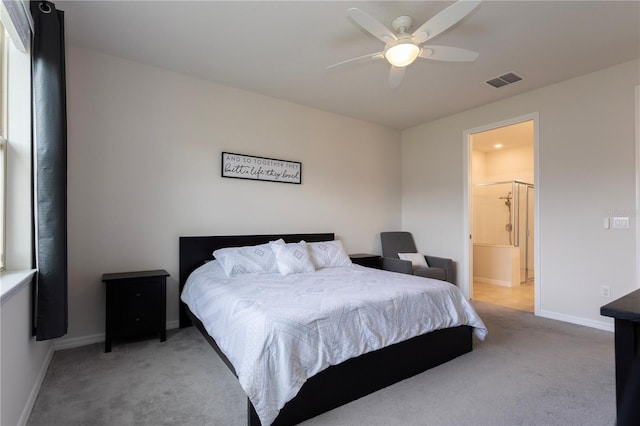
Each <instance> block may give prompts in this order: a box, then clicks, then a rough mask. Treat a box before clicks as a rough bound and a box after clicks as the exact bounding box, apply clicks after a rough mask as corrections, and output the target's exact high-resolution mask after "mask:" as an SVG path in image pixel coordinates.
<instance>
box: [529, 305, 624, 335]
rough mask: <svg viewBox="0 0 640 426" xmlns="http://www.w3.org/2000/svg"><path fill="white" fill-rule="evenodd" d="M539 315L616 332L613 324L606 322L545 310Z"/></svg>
mask: <svg viewBox="0 0 640 426" xmlns="http://www.w3.org/2000/svg"><path fill="white" fill-rule="evenodd" d="M537 315H538V316H541V317H543V318H549V319H553V320H558V321H564V322H568V323H571V324H577V325H583V326H585V327H591V328H597V329H598V330H604V331H610V332H612V333H613V332H614V331H615V330H614V325H613V322H609V321H606V320H603V321H595V320H592V319H588V318H581V317H574V316H572V315H565V314H559V313H557V312H550V311H545V310H541V311H540V312H538V314H537Z"/></svg>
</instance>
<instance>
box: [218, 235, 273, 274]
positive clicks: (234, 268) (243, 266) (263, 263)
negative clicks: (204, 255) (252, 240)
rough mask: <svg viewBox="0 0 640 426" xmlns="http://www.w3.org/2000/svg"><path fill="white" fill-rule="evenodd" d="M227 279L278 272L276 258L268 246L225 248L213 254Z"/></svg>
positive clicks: (267, 244)
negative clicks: (243, 275)
mask: <svg viewBox="0 0 640 426" xmlns="http://www.w3.org/2000/svg"><path fill="white" fill-rule="evenodd" d="M213 255H214V256H215V258H216V259H217V260H219V261H220V264H221V265H222V267H223V268H224V272H225V273H226V274H227V276H228V277H232V276H234V275H241V274H273V273H276V272H278V267H277V265H276V257H275V255H274V254H273V249H272V248H271V246H270V245H269V243H266V244H259V245H256V246H244V247H225V248H221V249H218V250H216V251H214V252H213Z"/></svg>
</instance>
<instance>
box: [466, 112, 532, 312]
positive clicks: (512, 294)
mask: <svg viewBox="0 0 640 426" xmlns="http://www.w3.org/2000/svg"><path fill="white" fill-rule="evenodd" d="M536 124H537V116H527V117H520V118H519V119H514V120H511V121H509V122H502V123H496V124H494V125H490V126H486V127H485V128H479V129H473V130H470V131H469V132H468V134H467V132H465V134H466V136H467V137H466V139H467V144H468V145H467V149H466V151H467V155H468V156H467V160H468V163H467V174H468V176H467V177H468V179H467V182H468V185H467V188H466V191H465V193H466V194H465V197H466V199H467V205H466V207H467V217H468V222H469V223H468V228H469V240H468V253H469V259H468V262H467V265H468V267H469V271H468V290H469V293H468V295H469V297H470V298H471V299H474V300H479V301H483V302H487V303H492V304H496V305H502V306H506V307H510V308H514V309H519V310H524V311H528V312H535V310H536V309H535V308H536V299H537V298H536V291H535V290H536V289H535V287H536V278H535V270H536V268H535V262H536V256H535V252H536V245H535V235H536V233H535V226H534V223H535V220H534V219H535V216H536V215H535V211H536V209H535V200H536V196H535V184H534V182H535V180H536V176H535V168H536V167H535V165H536V162H535V146H536V143H535V139H536V132H535V129H536Z"/></svg>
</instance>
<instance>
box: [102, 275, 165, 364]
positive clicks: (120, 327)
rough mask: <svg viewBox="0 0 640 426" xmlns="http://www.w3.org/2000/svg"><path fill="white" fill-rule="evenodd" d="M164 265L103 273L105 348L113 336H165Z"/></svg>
mask: <svg viewBox="0 0 640 426" xmlns="http://www.w3.org/2000/svg"><path fill="white" fill-rule="evenodd" d="M167 276H169V274H168V273H167V271H165V270H164V269H161V270H155V271H141V272H127V273H118V274H105V275H103V276H102V281H103V282H105V283H106V285H107V291H106V293H107V303H106V336H105V337H106V338H105V352H110V351H111V340H112V339H113V338H128V337H136V336H140V335H145V334H154V333H155V334H157V333H159V334H160V341H162V342H164V341H165V340H166V297H167V296H166V294H167V292H166V279H167Z"/></svg>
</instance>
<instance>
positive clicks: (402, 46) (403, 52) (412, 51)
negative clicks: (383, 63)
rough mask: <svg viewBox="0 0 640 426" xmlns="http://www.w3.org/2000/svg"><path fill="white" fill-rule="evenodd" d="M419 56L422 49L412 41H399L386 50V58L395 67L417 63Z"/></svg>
mask: <svg viewBox="0 0 640 426" xmlns="http://www.w3.org/2000/svg"><path fill="white" fill-rule="evenodd" d="M419 54H420V47H418V46H417V45H415V44H414V43H413V42H412V41H411V40H399V41H398V43H396V44H394V45H393V46H390V47H388V48H387V49H386V50H385V52H384V57H385V58H386V59H387V61H389V63H390V64H391V65H393V66H394V67H406V66H407V65H409V64H411V63H412V62H413V61H415V60H416V58H417V57H418V55H419Z"/></svg>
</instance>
